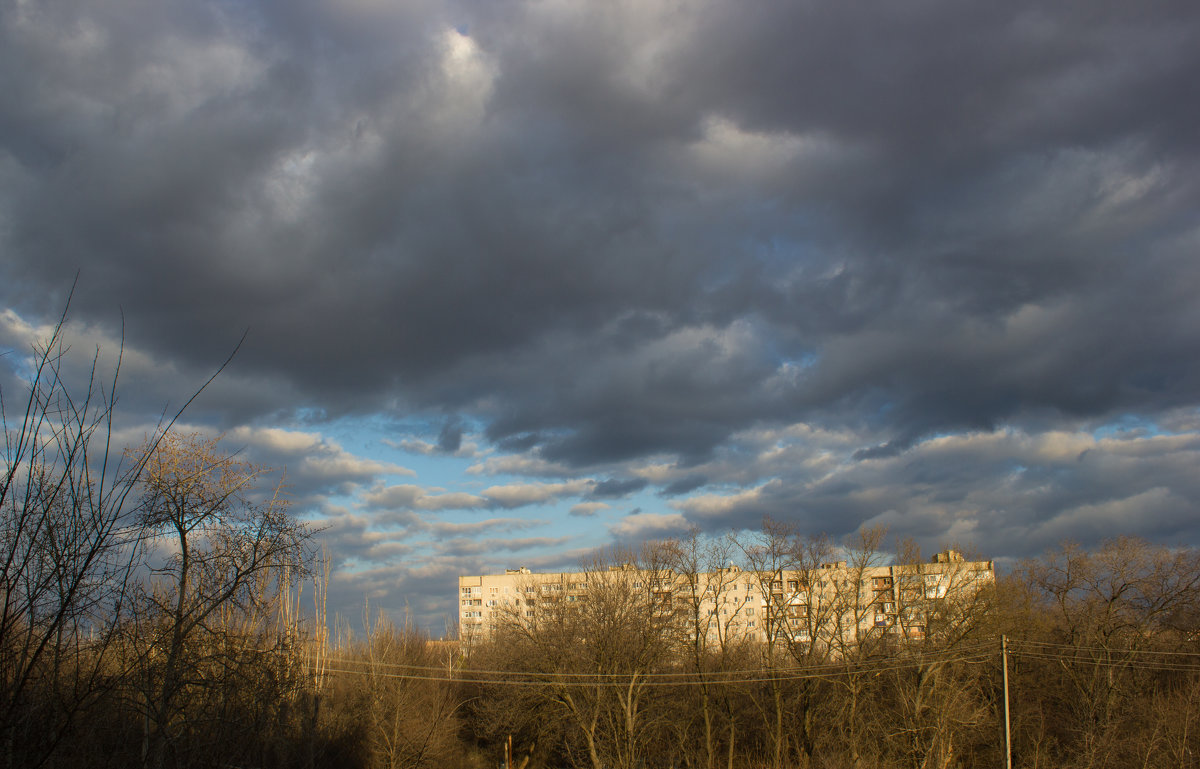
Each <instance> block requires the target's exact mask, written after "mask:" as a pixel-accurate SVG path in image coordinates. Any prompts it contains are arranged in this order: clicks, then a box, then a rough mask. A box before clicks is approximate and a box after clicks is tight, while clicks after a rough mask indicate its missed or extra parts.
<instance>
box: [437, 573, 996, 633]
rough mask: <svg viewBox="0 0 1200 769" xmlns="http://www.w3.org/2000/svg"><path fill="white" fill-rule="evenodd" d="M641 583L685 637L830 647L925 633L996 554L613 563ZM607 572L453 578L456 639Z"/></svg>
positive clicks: (583, 594) (976, 584)
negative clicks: (894, 561)
mask: <svg viewBox="0 0 1200 769" xmlns="http://www.w3.org/2000/svg"><path fill="white" fill-rule="evenodd" d="M611 571H621V572H623V574H621V575H620V576H621V577H622V578H623V579H625V582H623V583H622V584H624V585H626V586H627V587H628V589H630V590H633V591H642V592H644V593H645V596H646V599H647V601H649V602H652V605H653V606H654V607H655V610H656V611H661V612H662V613H663V614H664V615H667V614H669V615H673V618H674V620H675V621H677V623H678V626H679V630H680V632H681V634H683V637H684V638H686V639H690V640H692V641H695V640H696V639H697V637H699V638H700V640H702V641H703V642H704V643H710V644H721V643H729V642H732V641H745V640H751V641H759V642H766V641H768V640H782V641H786V642H789V643H813V644H821V645H824V646H828V647H836V646H838V645H839V644H845V643H851V642H855V643H857V642H860V641H861V640H862V639H863V638H864V637H866V636H871V635H874V636H882V635H890V636H898V637H903V638H910V639H919V638H923V637H924V636H925V634H926V633H927V632H929V630H930V626H931V623H933V625H934V626H936V624H937V623H938V622H940V621H945V620H946V619H947V618H948V617H949V615H951V614H952V613H953V612H954V611H956V607H958V606H960V605H963V604H966V603H969V602H971V601H972V600H974V599H975V598H976V596H978V595H979V593H980V590H981V589H982V588H983V587H985V586H986V585H988V584H991V583H992V582H994V580H995V570H994V566H993V563H992V561H966V560H964V559H963V558H962V556H961V555H959V554H958V553H956V552H954V551H943V552H941V553H938V554H937V555H936V556H934V557H933V559H932V560H931V561H930V562H929V563H918V564H901V565H894V566H854V565H849V564H847V563H846V562H845V561H839V562H834V563H827V564H819V565H817V566H814V567H813V568H807V569H783V570H779V571H777V572H774V573H767V572H754V571H745V570H741V569H739V568H737V567H736V566H731V567H730V568H728V569H721V570H719V571H713V572H705V573H700V574H693V575H688V574H681V573H678V572H674V571H671V570H666V569H661V570H646V569H635V568H632V567H629V566H625V567H610V570H609V573H611ZM601 574H605V572H557V573H533V572H530V571H529V570H528V569H525V568H521V569H510V570H507V571H506V572H505V573H504V574H490V575H480V576H464V577H459V580H458V586H459V623H460V624H459V627H460V633H459V635H460V638H461V639H463V640H464V641H467V642H470V641H472V640H475V639H479V638H483V637H486V636H487V635H488V634H489V633H490V632H491V630H492V628H493V627H495V625H496V623H497V622H500V621H508V622H512V621H518V622H520V621H528V622H533V621H534V619H535V618H536V616H537V613H538V607H539V605H541V604H542V603H543V602H548V601H561V602H565V603H567V604H570V603H572V602H576V601H585V600H587V595H588V581H589V579H593V580H595V579H597V578H598V577H599V575H601Z"/></svg>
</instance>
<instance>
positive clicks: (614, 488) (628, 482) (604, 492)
mask: <svg viewBox="0 0 1200 769" xmlns="http://www.w3.org/2000/svg"><path fill="white" fill-rule="evenodd" d="M648 483H649V482H648V481H647V480H646V479H645V478H609V479H607V480H603V481H600V482H599V483H597V484H596V485H595V486H593V487H592V490H591V492H590V493H589V494H588V496H590V497H591V498H592V499H611V498H616V497H627V496H629V495H630V494H633V493H634V492H637V491H641V490H642V489H644V488H646V486H647V484H648Z"/></svg>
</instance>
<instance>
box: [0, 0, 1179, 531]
mask: <svg viewBox="0 0 1200 769" xmlns="http://www.w3.org/2000/svg"><path fill="white" fill-rule="evenodd" d="M402 5H403V8H391V7H390V5H389V4H382V3H371V2H367V1H366V0H362V1H361V2H358V1H354V0H350V1H348V2H344V3H332V2H330V3H326V2H318V1H316V0H314V1H313V2H304V3H295V4H280V3H273V2H261V3H240V4H233V5H230V4H212V3H195V2H188V3H182V2H180V3H149V2H147V3H141V2H136V0H103V1H101V2H88V3H56V4H53V6H42V5H38V6H34V5H33V4H9V5H6V6H4V8H3V10H0V93H3V94H5V95H4V97H2V98H0V248H3V251H4V254H5V259H4V264H3V267H0V270H2V272H0V275H2V276H3V280H0V296H2V297H3V299H4V301H5V302H7V303H8V305H9V306H10V307H14V308H16V309H17V310H18V311H19V312H20V313H22V314H23V316H24V315H28V316H30V317H43V316H45V315H47V314H48V313H51V312H52V311H53V310H54V309H55V308H56V305H57V303H58V302H59V301H60V297H61V293H62V291H63V290H64V289H65V287H66V286H67V285H68V282H69V276H71V275H73V274H74V272H75V271H76V270H77V269H82V271H83V279H82V288H81V290H80V292H79V294H78V296H77V304H76V311H77V313H78V316H77V317H79V318H80V319H82V320H85V321H91V322H93V323H95V324H97V325H102V326H105V327H107V328H112V327H113V326H114V325H115V323H114V321H113V320H112V308H113V307H115V306H120V307H121V308H123V310H124V314H125V319H126V323H127V326H126V327H127V329H128V334H129V341H130V343H131V345H133V346H134V347H136V348H137V349H139V350H143V351H146V353H147V355H149V356H151V357H153V358H155V359H156V360H158V361H160V362H161V365H162V366H164V367H168V368H171V369H172V370H173V371H175V373H176V375H179V373H180V372H183V373H184V374H187V373H188V372H192V371H205V370H208V368H209V367H211V365H212V364H211V362H212V361H219V360H221V359H223V357H224V355H225V354H227V353H228V350H229V348H230V346H231V344H234V343H236V340H237V339H238V338H240V336H241V332H242V331H243V330H245V329H247V328H249V329H250V335H249V337H248V339H247V342H246V345H245V346H244V348H243V350H242V352H241V353H240V354H239V357H238V359H237V362H236V363H237V365H236V367H235V370H234V373H236V374H237V375H238V376H240V377H243V378H244V381H247V382H254V383H259V384H260V387H259V388H258V390H257V391H256V392H255V393H253V394H252V395H247V394H245V393H241V394H239V392H238V391H237V390H238V388H226V389H220V390H214V391H213V393H211V394H210V395H211V398H212V399H210V400H209V401H207V402H206V403H207V406H208V408H209V409H210V411H209V412H208V413H211V414H212V415H214V416H213V417H212V420H213V421H224V422H225V423H227V424H238V423H241V422H245V421H249V420H251V419H253V418H255V417H257V418H259V419H260V420H262V421H269V420H270V419H272V418H275V417H277V416H279V415H281V414H283V415H287V414H293V413H294V412H295V410H297V409H303V410H304V411H303V413H304V414H306V415H308V417H309V418H311V419H315V420H319V419H321V418H322V417H336V416H338V415H341V414H347V413H372V412H375V411H384V410H386V411H390V412H398V413H402V414H409V413H412V412H422V411H426V412H428V413H429V414H434V415H442V416H438V417H435V419H438V418H444V415H445V414H462V415H463V418H464V419H465V420H467V421H468V422H469V423H470V424H472V425H473V426H474V425H479V426H480V427H481V429H482V433H483V435H484V436H486V438H487V440H488V441H490V442H491V444H492V445H493V446H494V447H496V448H497V449H499V450H501V451H511V452H528V453H530V454H531V455H532V456H533V457H535V458H536V459H538V460H539V461H543V462H546V463H550V464H552V465H555V466H561V467H566V468H593V467H601V468H602V472H605V473H608V472H609V470H610V469H611V470H612V473H613V474H612V477H613V478H620V477H624V476H622V475H621V474H620V468H619V467H618V465H620V463H622V462H628V461H632V460H637V459H641V458H651V459H655V461H662V462H668V463H674V464H675V465H676V466H677V469H678V472H677V473H676V475H677V477H675V478H673V479H672V480H671V481H668V482H667V483H666V485H664V487H663V493H664V494H667V495H685V494H690V493H695V492H701V491H703V486H704V485H706V484H708V483H721V482H722V481H721V480H719V479H717V478H716V477H715V476H713V475H712V474H710V472H709V470H708V469H707V466H708V464H709V463H712V462H714V461H718V460H720V461H728V460H729V453H728V452H727V451H726V449H728V448H729V447H730V446H731V445H733V444H734V443H736V440H737V436H738V435H739V434H741V433H743V432H744V431H747V430H756V429H762V428H770V427H773V426H779V425H789V424H794V423H797V422H804V423H807V424H811V425H817V426H820V427H821V428H823V429H828V430H835V431H842V432H843V433H844V434H848V435H851V436H852V438H851V439H850V441H851V443H852V444H853V445H851V446H849V447H846V449H845V450H846V456H848V457H851V458H853V457H857V460H858V463H859V464H861V465H862V472H863V473H865V474H866V475H864V476H857V475H856V476H854V483H852V484H850V485H847V486H838V485H836V484H835V483H834V482H833V481H830V482H829V485H827V486H824V487H820V488H817V489H815V490H814V489H813V488H812V487H809V486H805V487H804V489H805V491H804V494H801V495H797V493H796V488H798V486H797V484H799V483H801V482H800V481H798V480H797V479H796V476H795V475H794V474H792V472H791V471H781V472H779V473H777V474H776V475H774V476H770V477H769V478H772V479H774V480H773V481H772V482H771V483H767V481H764V480H763V479H750V480H747V479H746V478H742V479H740V480H738V481H734V480H726V481H724V482H726V483H742V486H741V487H740V488H743V489H747V488H756V489H760V490H759V491H757V492H756V496H755V498H754V499H749V498H748V499H747V500H746V501H745V504H744V505H743V506H742V507H740V508H738V507H736V506H735V507H734V508H730V510H734V511H735V512H729V513H728V516H729V517H728V518H726V519H723V520H727V521H733V520H734V519H735V518H736V520H739V521H745V520H749V518H750V517H751V516H753V515H757V514H761V513H762V512H778V513H787V514H790V515H798V513H797V512H796V510H797V508H796V505H797V504H798V503H799V502H800V501H804V502H805V504H806V505H807V504H809V503H812V502H813V495H814V494H816V495H817V496H818V497H819V501H820V504H819V505H817V507H819V509H820V510H821V511H824V512H821V513H820V514H819V515H821V516H826V517H829V518H830V519H831V520H834V521H836V522H837V523H836V524H835V526H834V528H837V527H842V528H845V527H850V528H853V527H854V526H855V525H857V523H858V522H861V521H863V520H868V519H870V518H871V517H873V516H875V515H877V514H878V513H879V510H880V509H887V504H888V503H887V500H886V497H887V495H886V494H885V493H883V492H881V491H879V492H878V493H874V492H873V493H871V494H865V495H864V494H863V493H861V492H862V490H863V489H865V488H867V486H868V485H869V484H867V483H866V481H865V480H863V478H871V475H870V472H871V468H874V467H875V466H876V465H881V466H892V463H901V462H903V461H904V460H905V458H906V457H907V456H908V455H909V454H911V453H913V452H917V451H920V449H921V447H922V446H925V445H927V443H928V442H929V441H930V440H932V439H936V438H937V437H938V436H942V435H947V434H961V433H970V434H976V433H979V434H987V433H988V432H989V431H993V430H996V429H998V428H1008V427H1016V428H1018V429H1022V430H1028V431H1029V432H1030V433H1031V434H1036V433H1037V432H1038V431H1040V430H1049V429H1054V428H1055V427H1056V426H1058V425H1059V424H1060V423H1062V421H1063V420H1067V421H1069V422H1071V424H1077V423H1079V422H1080V421H1081V420H1093V422H1096V423H1099V422H1103V421H1104V420H1107V419H1113V418H1117V417H1120V416H1122V415H1132V416H1134V417H1136V418H1139V419H1144V420H1148V421H1151V422H1152V421H1154V420H1156V419H1158V418H1159V417H1161V416H1163V415H1166V414H1168V413H1177V411H1178V410H1179V409H1185V410H1186V409H1194V408H1195V407H1196V405H1197V403H1198V402H1200V309H1198V307H1200V305H1197V303H1196V302H1195V296H1197V295H1198V294H1200V261H1198V260H1196V258H1195V253H1196V248H1197V243H1198V242H1200V229H1198V228H1200V224H1198V222H1197V219H1196V214H1195V212H1196V211H1197V210H1200V189H1198V188H1197V185H1198V184H1200V182H1197V181H1196V180H1197V179H1200V164H1198V162H1197V160H1198V151H1200V142H1198V140H1197V134H1196V131H1195V126H1196V125H1198V124H1200V91H1198V89H1200V85H1198V83H1200V81H1198V80H1197V79H1196V77H1195V73H1196V72H1197V71H1200V47H1198V46H1196V45H1195V40H1196V39H1200V11H1198V10H1197V9H1196V7H1195V5H1194V4H1193V3H1184V2H1179V3H1170V2H1163V3H1150V4H1140V5H1137V6H1134V5H1128V6H1124V5H1120V4H1108V5H1103V6H1100V5H1097V4H1094V3H1070V2H1068V3H1048V2H1041V3H1031V2H1030V3H1006V4H983V3H968V4H963V3H956V2H938V1H935V2H927V3H919V4H902V5H897V4H894V3H886V2H870V3H865V4H864V3H854V4H835V3H825V4H813V3H791V4H764V5H760V6H756V7H753V8H747V7H746V5H745V4H742V3H734V2H717V3H710V4H705V5H697V6H687V7H679V6H677V5H675V4H667V5H662V6H661V7H660V5H659V4H656V3H653V2H646V3H634V4H627V5H626V6H622V7H614V6H613V5H612V4H608V3H583V2H581V3H569V4H565V5H563V6H561V7H558V6H556V7H554V8H548V7H547V6H545V5H544V4H540V3H522V2H499V3H487V4H476V3H469V4H468V3H463V4H456V3H438V2H427V3H411V4H402ZM456 30H465V32H466V34H463V33H461V32H459V31H456ZM111 336H113V334H111V333H110V337H111ZM263 392H268V393H270V395H271V397H264V396H263V395H262V393H263ZM158 395H159V393H156V392H155V393H148V394H147V396H146V401H147V402H151V403H152V404H153V408H159V407H160V406H161V403H156V402H154V398H155V397H156V396H158ZM314 415H315V416H314ZM428 437H430V438H431V440H433V441H434V442H433V443H430V444H429V445H430V446H431V447H432V446H436V447H437V448H438V449H440V450H441V451H442V452H453V451H457V450H458V449H459V448H461V445H462V443H461V442H462V427H461V426H460V425H459V424H458V423H457V422H447V423H445V425H444V429H443V430H442V433H441V435H437V436H428ZM855 452H857V453H855ZM734 464H736V463H734ZM984 467H987V466H986V465H984ZM994 470H995V468H991V469H990V470H988V471H987V472H991V471H994ZM729 472H730V474H731V475H736V473H735V472H734V471H732V470H731V471H729ZM978 472H979V473H982V476H981V478H980V480H979V482H980V483H982V484H984V485H985V486H986V485H987V481H986V478H988V477H991V476H989V475H988V474H987V472H985V471H984V470H979V471H978ZM964 474H965V475H966V476H970V475H971V472H968V471H964ZM1078 477H1079V478H1083V477H1084V476H1078ZM1120 477H1123V478H1125V477H1126V476H1120ZM689 478H691V480H689ZM837 478H838V479H839V482H845V483H849V481H848V480H847V478H848V476H846V475H844V474H839V475H838V476H837ZM874 480H875V481H878V482H879V483H884V479H880V478H875V479H874ZM1127 480H1130V481H1131V482H1132V479H1127ZM806 482H807V481H806ZM693 484H694V485H693ZM756 484H757V485H756ZM763 484H766V485H763ZM602 487H603V483H602V484H600V485H599V486H597V487H596V488H597V489H600V488H602ZM885 487H886V486H883V487H880V488H885ZM1134 488H1137V489H1140V491H1139V492H1138V493H1142V494H1150V495H1151V497H1146V499H1150V498H1153V499H1155V500H1157V502H1156V504H1159V505H1160V506H1161V508H1162V509H1163V510H1167V509H1168V508H1171V504H1173V503H1171V504H1168V503H1169V502H1170V500H1173V499H1176V498H1179V499H1192V500H1194V499H1195V498H1194V497H1191V496H1190V492H1186V493H1185V492H1181V491H1179V490H1178V487H1177V485H1175V481H1174V480H1172V481H1171V482H1170V483H1168V484H1167V485H1166V486H1164V487H1163V488H1165V489H1167V493H1166V495H1165V496H1159V497H1153V494H1156V493H1159V492H1155V491H1154V490H1153V489H1150V488H1144V487H1142V486H1139V485H1138V484H1133V485H1132V486H1130V489H1134ZM876 491H878V490H876ZM594 493H595V492H594V491H593V494H594ZM964 493H966V492H964ZM855 494H859V496H855ZM700 496H703V494H701V495H700ZM1118 498H1121V497H1120V489H1116V488H1114V489H1111V498H1106V499H1107V500H1108V501H1107V502H1105V501H1101V500H1093V501H1092V502H1091V503H1089V504H1093V508H1091V509H1093V510H1094V511H1095V515H1097V516H1102V515H1105V514H1109V513H1105V512H1104V511H1103V510H1100V508H1098V507H1095V505H1103V504H1115V502H1113V501H1112V500H1116V499H1118ZM680 501H686V500H680ZM881 505H882V506H883V507H882V508H880V506H881ZM806 509H807V508H806ZM1079 509H1083V508H1079ZM1105 509H1106V510H1109V511H1110V512H1111V510H1112V509H1115V508H1105ZM1171 509H1174V508H1171ZM914 510H915V508H914ZM816 514H817V513H814V515H816ZM910 514H912V515H916V512H914V511H910ZM646 515H653V513H647V514H646ZM1028 515H1029V516H1030V517H1031V520H1033V519H1036V520H1047V516H1050V517H1053V513H1052V511H1051V509H1050V507H1049V506H1038V505H1033V506H1031V507H1030V508H1029V513H1028ZM1081 515H1082V513H1081ZM1163 515H1164V516H1165V517H1164V518H1163V521H1167V520H1168V519H1169V520H1175V519H1174V518H1172V517H1171V516H1170V515H1168V514H1167V513H1166V512H1164V513H1163ZM626 523H627V526H626V529H624V530H623V531H626V532H632V531H635V530H641V529H644V530H647V531H649V530H652V529H655V527H658V528H659V529H661V530H664V531H665V530H667V529H669V528H671V527H673V526H675V525H676V524H677V523H678V521H677V520H676V519H673V518H672V519H670V520H666V519H659V518H637V519H633V520H632V521H627V522H626ZM1031 525H1032V524H1031ZM1163 525H1164V526H1167V524H1166V523H1164V524H1163ZM639 527H641V528H640V529H639ZM1168 528H1169V526H1168Z"/></svg>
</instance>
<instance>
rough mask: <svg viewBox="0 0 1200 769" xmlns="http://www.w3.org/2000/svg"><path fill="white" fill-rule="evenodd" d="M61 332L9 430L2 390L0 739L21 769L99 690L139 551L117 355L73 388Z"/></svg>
mask: <svg viewBox="0 0 1200 769" xmlns="http://www.w3.org/2000/svg"><path fill="white" fill-rule="evenodd" d="M65 322H66V312H65V311H64V313H63V315H62V316H61V317H60V319H59V321H58V323H57V325H55V327H54V328H53V330H52V331H51V332H50V335H49V337H48V338H47V339H46V340H45V341H43V342H41V343H39V344H38V345H36V346H35V348H34V349H33V354H32V358H31V359H30V362H29V363H28V366H29V370H30V371H31V374H30V378H29V382H28V388H27V391H26V393H25V395H24V397H23V398H22V399H21V400H20V401H19V407H18V409H17V410H16V413H14V414H13V415H12V417H13V418H12V419H11V421H10V414H9V411H8V406H9V402H8V401H6V399H5V395H6V394H5V393H4V392H3V390H2V389H0V419H2V420H3V430H4V456H3V464H2V465H0V739H2V740H3V743H4V751H5V754H6V757H7V760H8V762H9V763H10V764H20V765H25V766H36V765H38V764H40V763H42V762H43V761H45V760H46V759H47V758H48V757H49V756H50V755H51V753H52V752H53V751H54V749H55V747H56V746H57V745H58V743H59V742H60V741H61V740H62V739H63V737H64V736H65V735H66V734H67V733H68V732H69V730H70V728H71V725H72V724H73V723H75V722H76V720H77V716H78V715H79V714H80V713H81V712H82V711H84V710H85V709H86V708H88V707H89V705H91V704H92V703H93V702H94V701H95V699H96V697H97V696H99V695H100V694H101V693H102V692H104V691H105V690H106V689H107V687H108V684H109V680H110V677H109V676H106V675H105V674H104V671H105V668H106V666H108V665H109V664H110V663H111V653H110V652H111V649H112V641H113V639H114V635H115V632H116V630H117V629H118V628H119V626H120V618H121V616H122V614H123V611H124V608H125V606H126V603H127V599H128V597H129V590H128V589H129V586H130V576H131V574H132V571H133V568H134V565H135V563H136V552H137V550H136V546H135V545H136V539H137V537H136V527H135V526H134V521H133V520H132V519H131V517H130V515H129V513H128V510H127V507H126V504H125V502H126V499H127V497H128V496H129V494H130V493H131V492H132V491H133V489H134V487H135V483H136V481H137V479H138V477H139V475H140V473H141V471H142V469H143V462H142V461H141V460H134V461H123V460H122V457H121V455H120V453H119V452H113V451H112V450H111V438H112V425H113V417H114V407H115V405H116V387H117V381H118V378H119V373H120V355H119V354H118V356H117V362H116V364H115V365H114V366H113V368H112V371H111V372H110V374H109V375H108V376H107V377H105V376H104V375H103V374H102V373H101V368H100V363H99V356H100V353H99V350H97V351H96V352H95V354H94V355H93V356H92V358H91V365H90V368H85V369H84V370H83V371H84V378H83V379H82V383H81V384H80V383H78V382H76V383H74V385H76V386H73V383H72V382H71V381H70V380H71V377H70V374H69V371H70V370H71V367H70V365H69V361H68V357H69V356H68V353H69V348H68V346H67V345H66V343H65V341H64V324H65Z"/></svg>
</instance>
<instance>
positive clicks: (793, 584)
mask: <svg viewBox="0 0 1200 769" xmlns="http://www.w3.org/2000/svg"><path fill="white" fill-rule="evenodd" d="M787 582H788V590H790V591H792V592H793V593H794V592H796V591H797V590H799V589H800V580H798V579H789V580H788V581H787Z"/></svg>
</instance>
